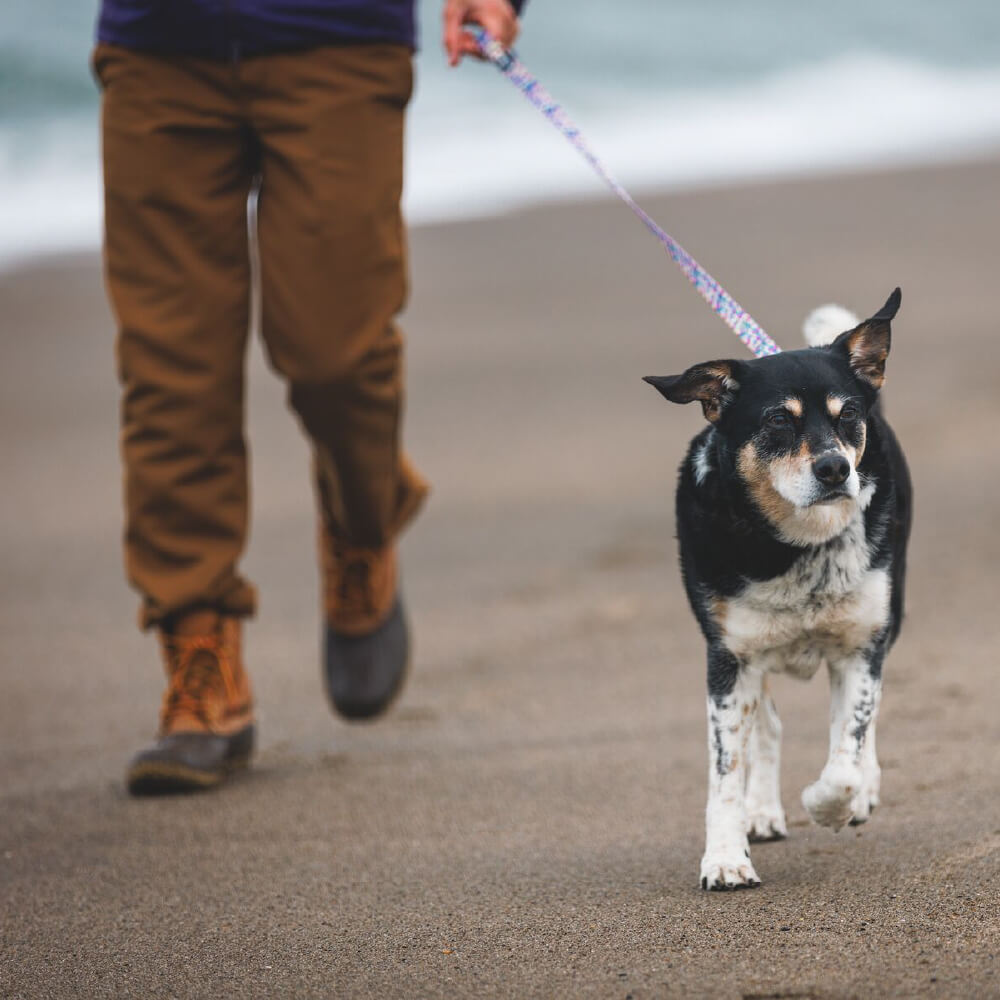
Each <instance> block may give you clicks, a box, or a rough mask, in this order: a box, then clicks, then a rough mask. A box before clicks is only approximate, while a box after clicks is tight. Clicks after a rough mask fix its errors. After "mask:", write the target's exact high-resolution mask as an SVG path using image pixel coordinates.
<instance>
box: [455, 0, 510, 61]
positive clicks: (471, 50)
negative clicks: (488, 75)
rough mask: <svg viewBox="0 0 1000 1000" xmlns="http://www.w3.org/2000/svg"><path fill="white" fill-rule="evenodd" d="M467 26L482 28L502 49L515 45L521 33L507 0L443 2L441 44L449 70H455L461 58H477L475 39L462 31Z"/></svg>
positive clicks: (477, 48)
mask: <svg viewBox="0 0 1000 1000" xmlns="http://www.w3.org/2000/svg"><path fill="white" fill-rule="evenodd" d="M466 24H478V25H480V26H481V27H483V28H485V29H486V30H487V31H488V32H489V33H490V34H491V35H492V36H493V37H494V38H495V39H496V40H497V41H498V42H499V43H500V44H501V45H502V46H503V47H504V48H505V49H507V48H510V46H511V45H513V44H514V40H515V39H516V38H517V33H518V31H520V29H521V26H520V23H519V22H518V20H517V13H516V12H515V10H514V8H513V7H511V5H510V4H509V3H508V2H507V0H445V4H444V35H443V38H442V40H443V42H444V48H445V51H446V52H447V53H448V65H449V66H457V65H458V64H459V63H460V62H461V61H462V57H463V56H475V57H476V58H480V53H479V46H478V45H476V42H475V39H474V38H473V37H472V36H471V35H470V34H469V33H468V32H467V31H463V30H462V28H463V25H466Z"/></svg>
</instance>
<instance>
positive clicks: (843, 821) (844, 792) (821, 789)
mask: <svg viewBox="0 0 1000 1000" xmlns="http://www.w3.org/2000/svg"><path fill="white" fill-rule="evenodd" d="M860 785H861V781H860V775H858V776H856V777H855V776H854V775H851V776H845V777H843V778H841V779H840V780H831V779H830V778H827V777H821V778H820V779H819V781H814V782H813V783H812V784H811V785H809V787H808V788H806V789H805V791H803V793H802V805H804V806H805V808H806V812H807V813H809V815H810V816H811V817H812V819H813V822H814V823H818V824H819V825H820V826H828V827H830V829H832V830H833V831H834V832H836V831H837V830H839V829H840V828H841V827H843V826H846V825H847V824H848V823H849V822H850V821H851V818H852V816H853V815H854V812H853V806H852V803H853V802H854V800H855V798H856V796H857V795H858V792H859V788H860Z"/></svg>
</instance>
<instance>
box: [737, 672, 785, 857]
mask: <svg viewBox="0 0 1000 1000" xmlns="http://www.w3.org/2000/svg"><path fill="white" fill-rule="evenodd" d="M767 687H768V685H767V675H766V674H765V675H764V677H763V679H762V681H761V697H760V706H759V708H758V709H757V715H756V718H755V719H754V724H753V732H752V733H751V735H750V760H749V761H748V765H747V766H748V768H749V774H748V776H747V792H746V806H747V834H748V836H749V838H750V842H751V843H754V842H756V841H762V840H783V839H784V838H785V837H787V836H788V827H787V826H786V825H785V810H784V809H782V808H781V719H779V718H778V710H777V709H776V708H775V707H774V702H773V701H772V699H771V696H770V693H769V692H768V689H767Z"/></svg>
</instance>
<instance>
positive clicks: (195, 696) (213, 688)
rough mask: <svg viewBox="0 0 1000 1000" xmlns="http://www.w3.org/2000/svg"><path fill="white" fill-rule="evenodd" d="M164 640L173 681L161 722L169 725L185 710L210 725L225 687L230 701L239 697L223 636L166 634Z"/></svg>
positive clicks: (227, 700)
mask: <svg viewBox="0 0 1000 1000" xmlns="http://www.w3.org/2000/svg"><path fill="white" fill-rule="evenodd" d="M163 641H164V645H165V647H166V651H167V657H168V660H169V662H170V684H169V687H168V688H167V693H166V694H165V695H164V699H163V708H162V711H161V724H162V725H163V727H164V728H166V726H167V724H168V723H169V722H170V720H171V719H173V718H175V717H176V716H178V715H185V714H186V715H192V716H194V717H195V718H197V719H200V720H201V721H202V722H203V723H205V724H206V725H207V726H211V724H212V723H213V722H214V721H215V716H216V715H217V714H218V702H219V696H220V694H221V693H222V691H224V692H225V701H226V702H228V703H229V704H232V703H233V702H234V701H236V700H237V698H238V697H239V690H238V688H237V685H236V678H235V675H234V671H233V665H232V661H231V658H230V656H229V653H228V651H227V649H226V647H225V644H224V643H223V642H222V638H221V636H212V635H205V636H202V635H199V636H164V640H163ZM220 680H221V681H222V684H221V689H222V690H221V691H220V684H219V681H220ZM213 708H215V709H216V711H213V710H212V709H213Z"/></svg>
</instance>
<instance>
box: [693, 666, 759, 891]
mask: <svg viewBox="0 0 1000 1000" xmlns="http://www.w3.org/2000/svg"><path fill="white" fill-rule="evenodd" d="M760 688H761V675H760V673H759V671H756V670H747V669H746V668H745V667H743V666H742V665H741V664H740V663H739V661H738V660H737V659H736V657H734V656H733V655H732V654H731V653H730V652H729V651H728V650H726V649H724V648H722V647H721V646H716V647H711V648H710V649H709V655H708V755H709V765H708V807H707V809H706V810H705V854H704V856H703V857H702V860H701V887H702V888H703V889H744V888H748V887H751V886H757V885H760V879H759V878H758V877H757V873H756V872H755V871H754V867H753V864H752V863H751V861H750V843H749V841H748V839H747V812H746V802H745V789H746V775H747V755H748V751H749V747H750V733H751V731H752V729H753V721H754V716H755V714H756V712H757V705H758V702H759V701H760Z"/></svg>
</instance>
